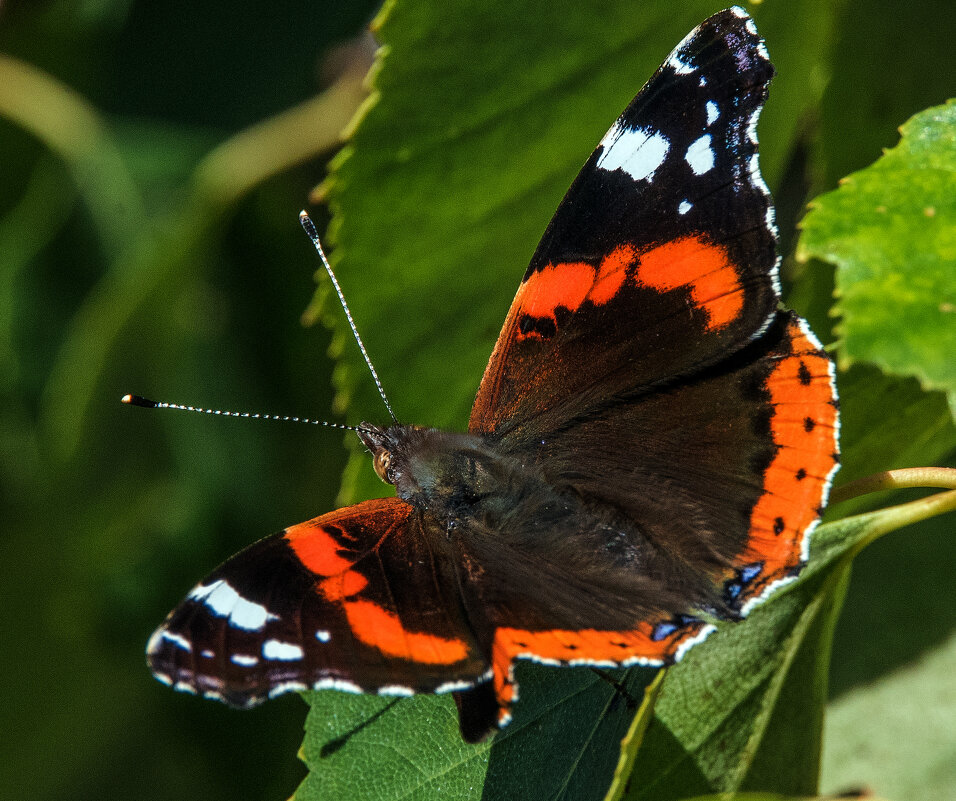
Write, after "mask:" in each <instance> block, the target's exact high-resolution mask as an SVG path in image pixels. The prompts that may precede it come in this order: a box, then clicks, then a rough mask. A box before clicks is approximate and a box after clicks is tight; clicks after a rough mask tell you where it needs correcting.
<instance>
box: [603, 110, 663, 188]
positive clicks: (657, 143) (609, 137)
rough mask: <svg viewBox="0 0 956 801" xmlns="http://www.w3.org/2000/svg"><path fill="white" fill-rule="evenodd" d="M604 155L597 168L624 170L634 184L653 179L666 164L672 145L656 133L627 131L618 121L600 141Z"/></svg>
mask: <svg viewBox="0 0 956 801" xmlns="http://www.w3.org/2000/svg"><path fill="white" fill-rule="evenodd" d="M601 144H602V145H603V147H604V152H603V153H601V157H600V158H599V159H598V162H597V166H598V167H599V168H601V169H602V170H608V171H611V170H624V172H626V173H627V174H628V175H630V176H631V177H632V178H633V179H634V180H635V181H641V180H644V179H647V180H648V181H650V180H652V179H653V177H654V173H655V172H656V171H657V169H658V168H659V167H660V166H661V164H663V163H664V159H665V158H666V157H667V152H668V150H670V142H668V140H667V137H665V136H664V135H663V134H661V133H658V132H656V131H648V130H645V129H643V128H627V127H625V126H623V125H622V124H621V123H620V122H615V123H614V125H613V126H612V127H611V130H610V131H608V132H607V134H605V136H604V138H603V139H602V140H601Z"/></svg>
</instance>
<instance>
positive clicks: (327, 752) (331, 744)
mask: <svg viewBox="0 0 956 801" xmlns="http://www.w3.org/2000/svg"><path fill="white" fill-rule="evenodd" d="M400 700H401V699H400V698H395V699H394V700H392V701H390V702H389V703H388V704H386V705H385V706H383V707H382V708H381V709H379V710H378V711H377V712H375V713H374V714H372V715H370V716H369V717H367V718H366V719H365V720H363V721H362V722H361V723H359V724H358V725H357V726H354V727H353V728H351V729H349V730H348V731H347V732H345V734H342V735H340V736H338V737H336V738H335V739H334V740H329V741H328V742H327V743H326V744H325V745H323V746H322V750H321V751H320V752H319V756H320V757H321V758H322V759H325V758H326V757H330V756H332V754H334V753H335V752H336V751H338V750H339V749H340V748H342V746H344V745H346V744H347V743H348V741H349V740H350V739H351V738H352V737H353V736H354V735H356V734H358V733H359V732H360V731H362V729H364V728H365V727H366V726H369V725H371V724H372V723H374V722H375V721H376V720H378V719H379V718H380V717H382V715H384V714H385V713H386V712H388V710H390V709H391V708H392V707H393V706H395V704H397V703H398V702H399V701H400Z"/></svg>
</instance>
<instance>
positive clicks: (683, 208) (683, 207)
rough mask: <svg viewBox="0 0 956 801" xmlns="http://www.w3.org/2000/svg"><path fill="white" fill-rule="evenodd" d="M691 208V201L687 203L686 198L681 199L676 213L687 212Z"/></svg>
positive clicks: (692, 205)
mask: <svg viewBox="0 0 956 801" xmlns="http://www.w3.org/2000/svg"><path fill="white" fill-rule="evenodd" d="M692 208H694V204H693V203H688V202H687V201H686V200H682V201H681V202H680V205H679V206H678V207H677V213H678V214H687V212H689V211H690V210H691V209H692Z"/></svg>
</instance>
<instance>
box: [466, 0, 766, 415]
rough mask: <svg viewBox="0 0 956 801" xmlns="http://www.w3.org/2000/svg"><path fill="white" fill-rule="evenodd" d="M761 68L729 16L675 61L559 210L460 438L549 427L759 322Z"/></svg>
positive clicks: (699, 360) (761, 54)
mask: <svg viewBox="0 0 956 801" xmlns="http://www.w3.org/2000/svg"><path fill="white" fill-rule="evenodd" d="M772 75H773V67H772V66H771V64H770V62H769V60H768V59H767V55H766V49H765V47H764V45H763V42H762V40H761V39H760V38H759V36H758V35H757V33H756V28H755V27H754V26H753V21H752V20H751V19H750V18H749V17H747V15H746V14H745V13H744V12H743V11H740V10H739V9H731V10H728V11H723V12H720V13H719V14H716V15H715V16H713V17H711V18H710V19H708V20H707V21H706V22H704V23H703V24H702V25H700V26H699V27H698V28H697V29H695V30H694V31H692V32H691V33H690V34H689V35H688V36H687V37H686V39H685V40H684V41H683V42H681V44H680V45H678V47H677V48H676V49H675V50H674V51H673V52H672V53H671V55H670V56H669V57H668V59H667V60H666V61H665V62H664V64H663V65H662V66H661V68H660V69H659V70H658V71H657V72H656V73H655V74H654V76H653V77H652V78H651V79H650V80H649V81H648V83H647V84H646V85H645V87H644V88H643V89H642V90H641V92H640V93H639V94H638V95H637V97H636V98H635V99H634V100H633V101H632V103H631V104H630V105H629V106H628V107H627V109H626V110H625V111H624V113H623V114H622V115H621V117H620V118H619V119H618V120H617V122H615V123H614V125H613V126H612V127H611V129H610V131H608V133H607V135H606V136H605V137H604V139H603V140H602V141H601V144H600V145H599V146H598V148H597V149H596V150H595V151H594V153H593V154H592V155H591V157H590V159H588V161H587V163H586V164H585V166H584V168H583V169H582V170H581V172H580V174H579V175H578V177H577V179H576V180H575V181H574V183H573V184H572V185H571V188H570V189H569V191H568V193H567V195H566V196H565V198H564V200H563V201H562V202H561V204H560V206H559V207H558V210H557V212H556V213H555V215H554V218H553V219H552V221H551V223H550V225H549V226H548V229H547V231H546V232H545V235H544V237H543V239H542V240H541V243H540V245H539V246H538V249H537V250H536V251H535V254H534V256H533V258H532V260H531V264H530V266H529V267H528V270H527V272H526V273H525V276H524V278H523V280H522V283H521V285H520V287H519V289H518V293H517V295H516V296H515V299H514V302H513V303H512V306H511V310H510V311H509V313H508V317H507V319H506V321H505V324H504V328H503V329H502V332H501V335H500V336H499V338H498V342H497V344H496V345H495V349H494V353H493V354H492V357H491V360H490V362H489V364H488V367H487V368H486V370H485V375H484V377H483V379H482V382H481V386H480V388H479V391H478V397H477V400H476V402H475V405H474V408H473V410H472V414H471V420H470V424H469V428H470V430H472V431H489V432H496V431H500V430H504V429H508V430H510V429H513V428H520V427H522V426H526V425H534V427H535V428H536V429H537V430H542V429H547V428H549V427H556V426H557V425H560V424H561V423H562V422H564V421H566V420H567V419H570V418H572V417H573V416H574V415H575V414H577V413H580V412H581V411H582V410H583V409H585V408H587V406H588V405H590V404H594V403H596V402H599V401H601V400H603V399H606V398H607V397H609V396H611V395H614V394H615V393H617V392H620V391H625V390H626V391H632V390H635V389H638V388H641V387H652V386H654V385H656V384H658V383H660V382H662V381H668V380H673V379H675V378H676V377H679V376H684V375H689V374H692V373H693V372H694V371H696V370H698V369H700V368H701V367H702V366H706V365H708V364H711V363H713V362H715V361H717V360H720V359H722V358H725V357H726V356H727V355H728V354H730V353H732V352H733V351H735V350H737V349H739V348H741V347H743V346H744V345H746V344H747V343H748V342H749V341H751V340H752V339H753V338H754V337H755V336H757V335H758V333H759V332H760V331H761V330H762V329H763V328H764V327H765V326H766V325H767V324H768V323H769V321H770V319H771V318H772V316H773V313H774V310H775V308H776V304H777V300H778V291H777V286H776V263H777V256H776V249H775V246H776V237H775V229H774V227H773V211H772V206H771V203H770V198H769V194H768V193H767V189H766V186H765V185H764V183H763V180H762V178H761V177H760V173H759V170H758V168H757V138H756V124H757V118H758V116H759V114H760V111H761V109H762V107H763V103H764V100H765V98H766V96H767V84H768V82H769V81H770V78H771V77H772ZM539 417H543V418H545V419H544V420H543V421H541V422H538V418H539Z"/></svg>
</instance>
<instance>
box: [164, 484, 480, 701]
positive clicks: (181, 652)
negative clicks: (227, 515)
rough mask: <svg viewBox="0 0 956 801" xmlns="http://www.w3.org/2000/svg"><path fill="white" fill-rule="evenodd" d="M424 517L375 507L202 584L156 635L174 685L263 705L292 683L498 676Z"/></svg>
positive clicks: (387, 684)
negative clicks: (470, 624) (433, 545)
mask: <svg viewBox="0 0 956 801" xmlns="http://www.w3.org/2000/svg"><path fill="white" fill-rule="evenodd" d="M424 524H425V523H424V521H423V518H422V515H421V514H420V513H419V512H418V511H417V510H416V509H414V508H413V507H412V506H410V505H408V504H406V503H403V502H402V501H400V500H398V499H396V498H390V499H385V500H377V501H366V502H365V503H360V504H358V505H356V506H351V507H347V508H345V509H340V510H339V511H336V512H332V513H330V514H327V515H323V516H322V517H318V518H316V519H314V520H310V521H308V522H306V523H302V524H300V525H297V526H292V527H290V528H288V529H286V530H285V531H284V532H282V533H280V534H277V535H274V536H272V537H267V538H266V539H264V540H260V541H259V542H257V543H255V544H254V545H251V546H250V547H249V548H247V549H246V550H244V551H242V552H241V553H239V554H237V555H236V556H234V557H232V558H231V559H229V560H228V561H226V562H225V563H224V564H223V565H222V566H221V567H219V568H218V569H217V570H216V571H214V572H213V573H212V574H211V575H210V576H209V577H208V578H206V579H205V580H204V581H203V582H202V583H201V584H199V585H198V586H197V587H195V588H194V589H193V590H192V591H191V592H190V593H189V595H188V596H187V597H186V599H185V600H184V601H183V603H182V604H180V606H178V607H177V608H176V609H174V610H173V612H172V613H171V614H170V615H169V617H168V618H167V619H166V621H165V622H164V623H163V625H162V626H160V628H159V629H158V630H157V631H156V633H155V634H154V635H153V637H152V639H151V640H150V645H149V648H148V651H147V654H148V659H149V663H150V667H151V669H152V670H153V672H154V673H155V674H156V676H157V677H159V678H160V679H161V680H163V681H165V682H166V683H169V684H172V685H173V686H175V687H176V688H177V689H181V690H188V691H193V692H196V693H198V694H200V695H205V696H209V697H215V698H219V699H220V700H224V701H226V702H227V703H230V704H232V705H234V706H242V707H245V706H252V705H254V704H256V703H259V702H260V701H263V700H265V699H266V698H268V697H272V696H274V695H277V694H279V693H281V692H285V691H289V690H306V689H313V688H314V689H318V688H322V687H334V688H337V689H345V690H351V691H354V692H377V693H381V694H394V695H403V694H410V693H412V692H444V691H450V690H453V689H462V688H464V687H469V686H471V685H472V684H474V683H476V682H477V681H480V680H481V679H482V677H483V676H484V674H486V672H487V670H488V665H487V663H486V661H485V659H484V658H483V657H482V656H481V655H480V653H479V652H478V651H477V649H476V644H475V642H474V639H473V637H472V635H471V633H470V631H469V629H468V626H467V624H466V622H465V620H464V618H463V616H462V613H461V604H460V603H459V601H458V598H457V585H456V584H455V582H454V577H453V574H451V575H449V574H447V567H448V566H447V563H446V562H444V561H442V560H437V559H436V558H435V555H434V553H433V552H431V551H430V550H429V547H428V544H429V542H434V541H435V539H434V538H427V537H425V536H423V534H422V531H421V527H422V525H424Z"/></svg>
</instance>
